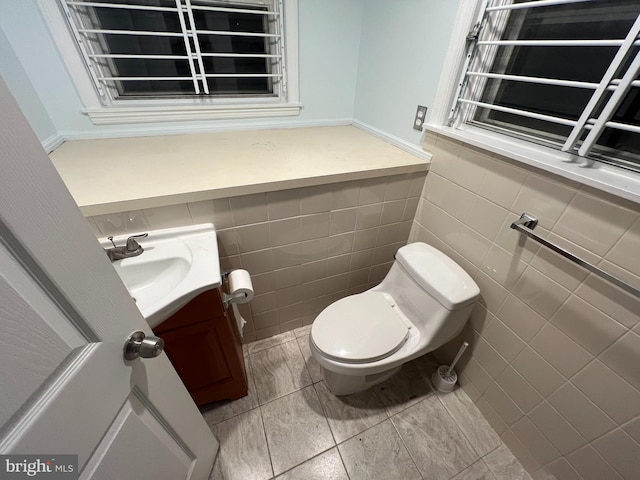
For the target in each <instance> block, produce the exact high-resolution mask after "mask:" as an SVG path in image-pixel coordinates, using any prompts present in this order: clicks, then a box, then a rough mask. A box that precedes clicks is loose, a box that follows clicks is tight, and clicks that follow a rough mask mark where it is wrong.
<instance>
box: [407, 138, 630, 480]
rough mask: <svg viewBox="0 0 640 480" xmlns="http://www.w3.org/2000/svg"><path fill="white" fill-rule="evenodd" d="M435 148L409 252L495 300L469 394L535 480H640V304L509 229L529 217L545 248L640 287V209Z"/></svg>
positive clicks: (472, 361) (482, 315)
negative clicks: (421, 246) (418, 244)
mask: <svg viewBox="0 0 640 480" xmlns="http://www.w3.org/2000/svg"><path fill="white" fill-rule="evenodd" d="M425 145H426V147H425V148H427V149H428V150H430V151H432V153H433V155H434V156H433V159H432V165H431V170H430V172H429V173H428V174H427V181H426V186H425V191H424V192H423V193H422V195H421V198H420V200H419V205H418V209H417V214H416V218H415V221H414V224H413V228H412V232H411V235H410V240H411V241H425V242H427V243H431V244H433V245H434V246H436V247H437V248H440V249H442V250H443V251H444V252H445V253H446V254H448V255H450V256H451V257H452V258H453V259H454V260H456V261H457V262H458V263H460V265H462V267H463V268H465V269H466V270H467V271H468V272H469V274H470V275H471V276H472V277H473V278H474V279H475V280H476V282H477V283H478V285H479V286H480V291H481V296H482V297H481V303H482V305H483V306H482V307H478V308H476V310H475V311H474V313H473V315H472V318H471V321H470V324H469V325H468V326H467V328H466V329H465V331H464V332H463V334H462V337H465V338H466V339H468V340H469V341H470V342H471V343H472V347H471V348H470V350H471V354H470V355H469V356H467V357H466V360H465V361H464V362H463V364H464V363H466V365H462V366H461V367H460V378H461V384H462V386H463V388H464V389H465V390H466V391H467V392H468V393H469V396H470V397H471V398H472V399H474V401H475V402H476V404H477V406H478V408H479V409H480V410H481V411H482V412H483V414H484V415H485V417H486V418H487V420H488V421H489V422H490V423H491V424H492V425H493V427H494V428H495V429H496V431H498V433H500V434H501V436H502V438H503V440H504V441H505V443H507V445H509V447H510V448H511V449H512V450H513V451H514V453H515V454H516V455H517V456H518V457H519V459H520V461H521V462H522V463H523V465H525V466H526V468H527V469H528V470H529V471H530V472H531V473H532V474H534V476H535V478H554V477H552V475H555V478H558V479H605V478H606V479H616V478H624V479H637V478H640V300H638V299H636V298H633V297H631V296H630V295H628V294H627V293H624V292H623V291H621V290H619V289H618V288H617V287H614V286H612V285H610V284H608V283H607V282H606V281H604V280H601V279H599V278H598V277H595V276H594V275H592V274H589V273H588V272H586V271H585V270H584V269H582V268H580V267H578V266H576V265H575V264H573V263H571V262H569V261H567V260H565V259H563V258H561V257H560V256H558V255H556V254H554V253H553V252H551V251H549V250H548V249H546V248H544V247H540V246H539V245H538V244H537V243H535V242H533V241H531V240H529V239H526V240H524V239H523V238H521V236H520V234H518V233H517V232H516V231H515V230H512V229H510V228H509V225H510V223H511V222H512V221H513V220H515V219H517V218H518V217H519V216H520V214H521V213H523V212H525V211H526V212H529V213H531V214H533V215H535V216H537V217H538V218H539V220H540V225H539V226H538V227H537V228H536V231H537V232H538V233H539V234H540V235H543V236H545V237H547V238H549V239H550V240H552V241H553V242H556V243H559V244H561V245H563V246H565V247H566V248H567V249H569V250H571V251H573V252H574V253H576V254H577V255H580V256H582V257H583V258H585V259H587V260H589V261H591V262H593V263H595V264H599V265H600V266H601V268H603V269H606V270H607V271H610V272H612V273H614V274H615V275H618V276H620V277H622V278H624V279H625V280H627V281H629V282H630V283H632V284H633V285H634V286H635V287H636V288H640V206H639V205H634V204H631V203H629V202H627V201H623V200H618V199H616V198H615V197H612V196H610V195H607V194H601V193H598V192H597V191H595V190H593V189H590V188H585V187H581V186H580V185H578V184H576V183H574V182H570V181H566V180H564V179H561V178H560V177H556V176H554V175H551V174H548V173H545V172H542V171H538V170H535V169H533V168H531V167H523V166H521V165H518V164H517V163H515V162H511V161H509V160H506V159H504V158H502V157H498V156H491V155H489V154H488V153H487V152H484V151H480V150H477V149H474V148H473V147H470V146H466V145H462V144H461V143H458V142H454V141H452V140H449V139H446V138H443V137H437V136H435V135H427V139H426V141H425ZM461 341H462V339H461V338H459V339H457V340H456V341H454V342H452V344H451V345H446V346H445V347H443V348H442V349H440V350H439V351H438V352H437V355H438V356H440V357H442V358H441V360H442V361H443V362H444V361H447V360H450V359H451V357H452V356H453V354H454V353H455V351H456V350H457V348H458V347H459V344H460V343H461Z"/></svg>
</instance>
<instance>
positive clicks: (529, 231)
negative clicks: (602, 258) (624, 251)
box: [511, 213, 640, 298]
mask: <svg viewBox="0 0 640 480" xmlns="http://www.w3.org/2000/svg"><path fill="white" fill-rule="evenodd" d="M536 225H538V219H537V218H536V217H534V216H533V215H531V214H529V213H523V214H522V215H520V219H519V220H516V221H515V222H513V223H512V224H511V228H513V229H515V230H518V231H519V232H520V233H524V234H525V235H526V236H527V237H529V238H531V239H533V240H535V241H536V242H538V243H541V244H542V245H544V246H545V247H547V248H550V249H551V250H553V251H554V252H556V253H559V254H560V255H562V256H563V257H564V258H568V259H569V260H571V261H572V262H575V263H577V264H578V265H580V266H581V267H584V268H586V269H587V270H589V271H590V272H592V273H595V274H596V275H598V276H599V277H602V278H604V279H605V280H608V281H609V282H611V283H613V284H614V285H615V286H617V287H620V288H621V289H622V290H624V291H625V292H628V293H630V294H631V295H634V296H635V297H638V298H640V290H638V289H636V288H634V287H632V286H631V285H629V284H628V283H626V282H623V281H622V280H620V279H619V278H617V277H614V276H613V275H611V274H609V273H607V272H605V271H604V270H602V269H600V268H598V267H596V266H595V265H592V264H591V263H589V262H587V261H586V260H584V259H582V258H580V257H578V256H577V255H574V254H573V253H571V252H569V251H567V250H565V249H564V248H562V247H560V246H559V245H556V244H555V243H551V242H550V241H548V240H545V239H544V238H542V237H541V236H540V235H538V234H537V233H534V232H533V229H534V228H536Z"/></svg>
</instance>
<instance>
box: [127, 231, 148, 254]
mask: <svg viewBox="0 0 640 480" xmlns="http://www.w3.org/2000/svg"><path fill="white" fill-rule="evenodd" d="M148 236H149V234H148V233H141V234H139V235H131V236H130V237H129V238H127V252H135V251H136V250H137V249H139V248H140V245H138V242H137V241H136V238H146V237H148Z"/></svg>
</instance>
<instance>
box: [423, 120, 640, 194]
mask: <svg viewBox="0 0 640 480" xmlns="http://www.w3.org/2000/svg"><path fill="white" fill-rule="evenodd" d="M424 129H425V130H427V131H430V132H433V133H437V134H438V135H444V136H446V137H449V138H452V139H454V140H457V141H460V142H464V143H467V144H469V145H473V146H474V147H478V148H482V149H484V150H488V151H490V152H492V153H495V154H498V155H502V156H504V157H507V158H510V159H512V160H515V161H518V162H522V163H525V164H527V165H531V166H533V167H537V168H539V169H541V170H545V171H547V172H550V173H554V174H556V175H560V176H561V177H564V178H568V179H569V180H573V181H576V182H579V183H581V184H584V185H588V186H590V187H592V188H595V189H598V190H602V191H604V192H607V193H610V194H612V195H616V196H618V197H621V198H624V199H627V200H631V201H632V202H635V203H638V204H640V173H636V172H632V171H629V170H624V169H621V168H618V167H613V166H611V165H607V164H604V163H600V162H595V161H592V160H588V159H585V158H581V157H578V156H576V155H571V154H568V153H565V152H560V151H557V150H554V149H551V148H548V147H544V146H541V145H535V144H532V143H530V142H526V141H524V140H519V139H516V138H512V137H507V136H504V135H500V134H496V133H492V132H487V131H485V130H482V129H479V128H474V127H468V128H466V129H465V130H459V129H456V128H453V127H446V126H442V125H432V124H428V125H425V126H424Z"/></svg>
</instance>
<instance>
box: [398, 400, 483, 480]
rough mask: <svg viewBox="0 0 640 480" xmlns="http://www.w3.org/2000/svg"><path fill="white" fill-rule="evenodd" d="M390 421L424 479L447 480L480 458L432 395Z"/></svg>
mask: <svg viewBox="0 0 640 480" xmlns="http://www.w3.org/2000/svg"><path fill="white" fill-rule="evenodd" d="M391 420H392V422H393V424H394V425H395V426H396V428H397V429H398V432H399V433H400V436H401V437H402V440H403V441H404V443H405V444H406V445H407V448H408V449H409V452H410V453H411V456H412V458H413V460H414V461H415V462H416V465H417V467H418V469H419V470H420V473H422V475H424V477H425V478H429V479H433V480H441V479H442V480H446V479H449V478H451V477H452V476H454V475H456V474H457V473H459V472H460V471H462V470H464V469H465V468H467V467H468V466H469V465H471V464H472V463H474V462H475V461H476V460H478V458H480V457H479V455H478V454H477V453H476V452H475V451H474V450H473V448H472V447H471V445H470V444H469V442H468V441H467V439H466V437H465V436H464V434H463V433H462V431H461V430H460V428H459V427H458V425H457V424H456V422H455V420H454V419H453V417H452V416H451V415H450V414H449V413H448V412H447V410H446V409H445V408H444V407H443V406H442V404H441V403H440V401H439V400H438V398H437V397H436V396H435V395H433V396H431V397H428V398H426V399H425V400H423V401H421V402H420V403H417V404H416V405H413V406H412V407H409V408H408V409H406V410H404V411H402V412H400V413H399V414H397V415H395V416H394V417H392V418H391Z"/></svg>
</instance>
